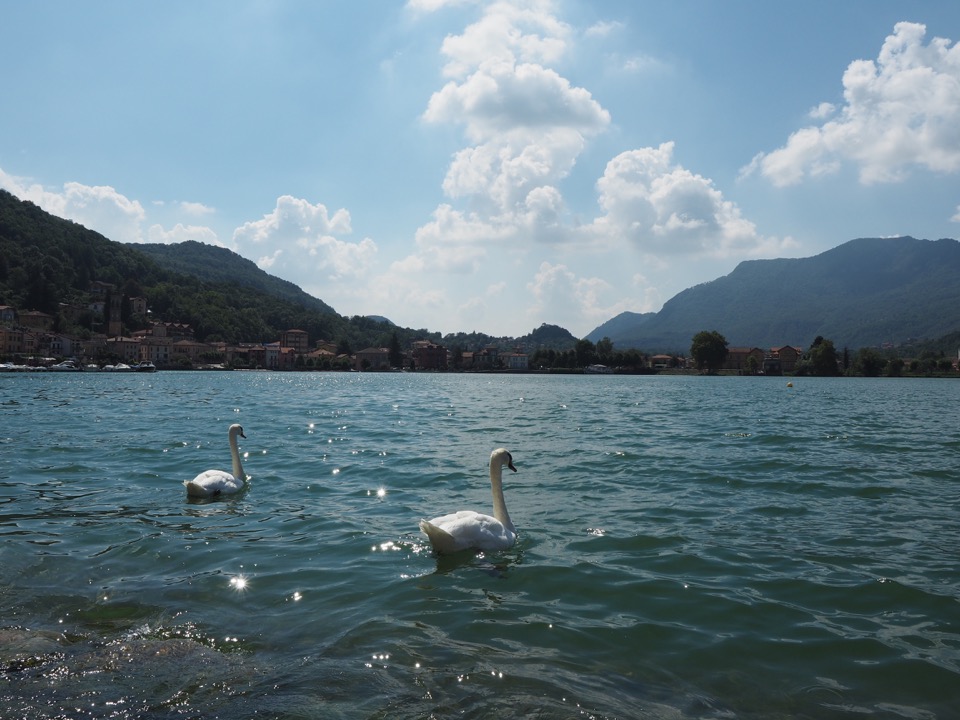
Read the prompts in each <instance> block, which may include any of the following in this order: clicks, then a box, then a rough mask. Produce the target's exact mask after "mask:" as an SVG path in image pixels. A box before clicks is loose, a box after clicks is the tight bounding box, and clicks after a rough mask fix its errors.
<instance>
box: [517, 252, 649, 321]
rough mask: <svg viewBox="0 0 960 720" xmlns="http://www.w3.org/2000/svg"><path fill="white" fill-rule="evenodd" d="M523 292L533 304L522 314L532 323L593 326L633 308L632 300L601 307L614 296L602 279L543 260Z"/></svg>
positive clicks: (610, 287) (635, 303) (611, 288)
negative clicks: (531, 297)
mask: <svg viewBox="0 0 960 720" xmlns="http://www.w3.org/2000/svg"><path fill="white" fill-rule="evenodd" d="M527 290H528V291H529V292H530V294H531V295H532V296H533V304H532V305H531V306H530V307H529V308H527V311H526V315H527V317H528V318H529V319H530V320H531V322H534V323H535V322H537V321H538V319H543V321H545V322H554V323H559V324H563V325H565V326H571V325H572V326H580V327H595V326H596V325H598V324H600V323H603V322H605V321H607V320H609V319H610V318H611V317H613V316H615V315H618V314H620V313H621V312H623V311H624V310H627V309H630V308H635V307H636V306H637V302H636V301H635V300H634V299H632V298H631V299H623V300H620V301H619V302H616V303H611V304H607V305H604V304H603V298H604V297H605V296H607V295H610V294H613V293H614V288H613V287H612V286H611V285H610V284H609V283H608V282H607V281H606V280H603V279H602V278H598V277H580V276H578V275H577V274H576V273H575V272H574V271H573V270H571V269H570V268H569V267H568V266H567V265H564V264H553V263H550V262H546V261H545V262H542V263H541V264H540V267H539V268H538V270H537V272H536V274H535V275H534V277H533V279H532V280H531V281H530V282H529V283H527Z"/></svg>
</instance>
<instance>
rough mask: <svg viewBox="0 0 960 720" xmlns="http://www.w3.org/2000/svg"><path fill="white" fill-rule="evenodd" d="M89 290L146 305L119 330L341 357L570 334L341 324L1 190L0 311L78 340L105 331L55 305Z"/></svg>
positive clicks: (266, 280) (264, 287)
mask: <svg viewBox="0 0 960 720" xmlns="http://www.w3.org/2000/svg"><path fill="white" fill-rule="evenodd" d="M94 281H101V282H105V283H110V284H112V285H114V286H115V288H116V291H117V292H120V293H122V294H123V295H125V296H128V297H133V296H139V297H145V298H146V299H147V301H148V306H149V308H150V317H149V318H147V317H136V316H131V317H127V316H125V317H124V318H123V323H124V331H125V332H127V331H132V330H137V329H141V328H143V327H146V325H147V324H148V322H149V321H156V320H162V321H166V322H179V323H185V324H189V325H190V326H191V327H193V328H194V331H195V334H196V338H197V339H198V340H200V341H205V342H212V341H217V340H223V341H226V342H230V343H238V342H272V341H275V340H277V339H278V338H279V336H280V333H281V332H283V331H284V330H290V329H293V328H296V329H300V330H305V331H306V332H307V333H308V335H309V337H310V340H311V342H316V341H317V340H328V341H331V342H335V343H337V344H338V345H339V346H340V347H341V348H342V349H343V350H350V351H354V352H355V351H357V350H360V349H363V348H366V347H370V346H377V347H387V346H389V345H390V342H391V338H392V336H393V335H394V334H396V335H397V339H398V341H399V342H400V345H401V347H409V346H410V344H411V343H412V342H413V341H414V340H419V339H426V340H431V341H433V342H438V343H443V344H446V345H447V346H448V347H449V346H452V345H456V346H457V347H459V348H460V349H462V350H470V351H473V350H478V349H480V348H482V347H485V346H487V345H491V344H492V345H497V346H499V347H501V348H504V349H512V348H513V347H515V346H517V345H523V346H525V347H527V348H528V349H529V350H533V349H535V348H537V347H544V346H545V347H551V348H556V349H569V348H571V347H573V345H574V343H575V342H576V340H575V338H573V336H572V335H570V333H569V332H567V331H566V330H563V329H562V328H556V327H554V326H546V325H545V326H542V327H541V328H539V329H537V330H535V331H533V333H531V334H530V335H529V336H527V337H525V338H508V337H501V338H495V337H491V336H489V335H484V334H482V333H471V334H469V335H467V334H463V333H457V334H453V335H448V336H446V337H441V335H440V333H436V332H430V331H429V330H426V329H422V328H421V329H413V328H402V327H398V326H396V325H394V324H393V323H392V322H390V321H389V320H387V319H386V318H383V317H360V316H353V317H349V318H348V317H344V316H341V315H338V314H337V313H336V312H335V311H334V310H333V308H331V307H330V306H329V305H327V304H326V303H325V302H323V301H322V300H319V299H317V298H315V297H313V296H311V295H308V294H307V293H305V292H303V290H301V289H300V288H299V287H297V286H296V285H294V284H293V283H290V282H287V281H286V280H281V279H279V278H276V277H274V276H272V275H269V274H268V273H265V272H264V271H263V270H261V269H260V268H258V267H257V266H256V265H255V264H254V263H252V262H251V261H249V260H247V259H245V258H242V257H240V256H239V255H237V254H236V253H234V252H231V251H230V250H227V249H225V248H219V247H214V246H211V245H204V244H203V243H199V242H194V241H189V242H184V243H179V244H177V245H129V244H123V243H118V242H114V241H112V240H108V239H107V238H105V237H104V236H103V235H101V234H99V233H97V232H94V231H92V230H89V229H87V228H85V227H83V226H82V225H78V224H76V223H74V222H71V221H69V220H63V219H61V218H57V217H55V216H53V215H50V214H49V213H47V212H45V211H43V210H41V209H40V208H39V207H37V206H36V205H34V204H33V203H30V202H25V201H22V200H19V199H18V198H16V197H15V196H13V195H11V194H10V193H8V192H6V191H3V190H0V305H11V306H13V307H15V308H18V309H19V310H41V311H43V312H46V313H49V314H51V315H54V316H55V317H57V325H56V327H55V329H57V330H59V331H62V332H68V333H71V334H74V335H77V336H80V337H85V336H89V335H91V334H93V333H95V332H103V330H104V328H103V319H102V318H96V317H94V315H93V313H92V312H84V313H82V314H81V315H80V317H79V318H77V319H75V320H71V321H68V320H67V319H66V317H65V316H64V315H62V314H59V312H58V311H59V308H60V304H61V303H65V304H67V305H73V306H76V307H79V308H85V307H86V306H87V305H88V304H89V301H90V294H89V288H90V284H91V283H92V282H94Z"/></svg>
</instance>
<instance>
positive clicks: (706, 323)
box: [587, 237, 960, 351]
mask: <svg viewBox="0 0 960 720" xmlns="http://www.w3.org/2000/svg"><path fill="white" fill-rule="evenodd" d="M704 329H708V330H717V331H718V332H720V333H721V334H722V335H724V337H726V339H727V341H728V342H729V344H730V345H731V346H757V347H775V346H780V345H796V346H799V347H808V346H809V345H810V343H811V342H812V341H813V339H814V338H816V337H817V336H818V335H819V336H822V337H825V338H830V339H832V340H833V341H834V343H835V345H836V346H837V347H850V348H859V347H870V346H880V345H882V344H884V343H892V344H902V343H905V342H907V341H910V340H911V339H916V338H939V337H942V336H944V335H946V334H947V333H950V332H953V331H956V330H958V329H960V243H958V242H957V241H956V240H937V241H928V240H916V239H914V238H909V237H901V238H862V239H858V240H851V241H850V242H847V243H844V244H843V245H840V246H839V247H836V248H834V249H832V250H828V251H826V252H824V253H821V254H820V255H816V256H814V257H810V258H801V259H779V260H750V261H747V262H742V263H740V264H739V265H738V266H737V267H736V268H735V269H734V271H733V272H732V273H730V274H729V275H726V276H724V277H721V278H718V279H716V280H713V281H712V282H708V283H704V284H702V285H697V286H696V287H692V288H689V289H687V290H684V291H683V292H681V293H679V294H677V295H676V296H675V297H673V298H672V299H670V300H669V301H668V302H667V303H666V304H664V306H663V308H662V309H661V310H660V312H658V313H656V314H655V315H654V316H652V317H649V316H642V317H640V318H638V321H637V322H629V321H627V322H621V323H618V324H616V325H615V332H607V333H605V334H606V335H607V336H608V337H610V339H611V340H613V342H614V343H615V344H616V345H617V346H618V347H639V348H643V349H644V350H648V351H655V350H667V351H670V350H674V351H676V350H685V349H687V348H689V346H690V339H691V338H692V337H693V335H695V334H696V333H697V332H699V331H700V330H704ZM600 330H601V328H598V329H597V330H595V331H594V332H593V333H591V334H590V335H588V336H587V337H588V338H589V339H594V337H595V336H597V335H599V333H600Z"/></svg>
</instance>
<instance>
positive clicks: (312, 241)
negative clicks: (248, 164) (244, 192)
mask: <svg viewBox="0 0 960 720" xmlns="http://www.w3.org/2000/svg"><path fill="white" fill-rule="evenodd" d="M350 232H351V226H350V213H349V212H347V211H346V210H344V209H342V208H341V209H340V210H337V211H336V212H335V213H333V215H332V216H331V215H330V213H329V212H328V210H327V208H326V206H324V205H322V204H317V205H314V204H312V203H310V202H309V201H307V200H303V199H301V198H295V197H292V196H290V195H283V196H281V197H279V198H277V203H276V206H275V207H274V209H273V210H272V211H271V212H269V213H267V214H266V215H264V216H263V217H262V218H261V219H260V220H255V221H251V222H246V223H244V224H243V225H242V226H240V227H238V228H237V229H236V230H234V233H233V242H234V243H235V244H236V245H237V247H238V248H239V249H240V252H241V254H243V255H248V256H249V255H256V254H257V253H258V252H262V250H263V249H264V248H267V249H269V250H270V251H271V253H270V254H268V255H265V256H263V257H261V259H260V261H259V264H260V266H261V267H262V268H270V270H271V272H272V273H274V274H277V275H280V276H281V277H285V278H288V279H290V280H291V281H292V282H295V283H297V284H298V285H300V286H301V287H304V288H306V287H309V286H315V285H316V284H317V282H318V281H319V280H321V279H329V280H339V279H341V278H344V277H349V276H357V275H361V274H363V273H364V272H365V271H366V270H367V269H368V268H369V267H370V265H371V263H372V262H373V260H374V258H375V257H376V254H377V245H376V243H374V242H373V240H371V239H370V238H364V239H363V240H361V241H360V242H358V243H355V242H348V241H345V240H342V239H340V238H339V237H338V236H339V235H347V234H349V233H350ZM281 251H282V252H281Z"/></svg>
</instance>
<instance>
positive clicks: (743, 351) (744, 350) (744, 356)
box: [723, 347, 765, 373]
mask: <svg viewBox="0 0 960 720" xmlns="http://www.w3.org/2000/svg"><path fill="white" fill-rule="evenodd" d="M764 355H765V353H764V352H763V350H761V349H760V348H758V347H732V348H727V359H726V361H725V362H724V363H723V369H724V370H736V371H738V372H741V373H742V372H748V371H749V370H750V366H751V364H752V365H754V367H753V370H755V371H759V370H760V369H761V368H762V367H763V358H764ZM750 358H753V363H750Z"/></svg>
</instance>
